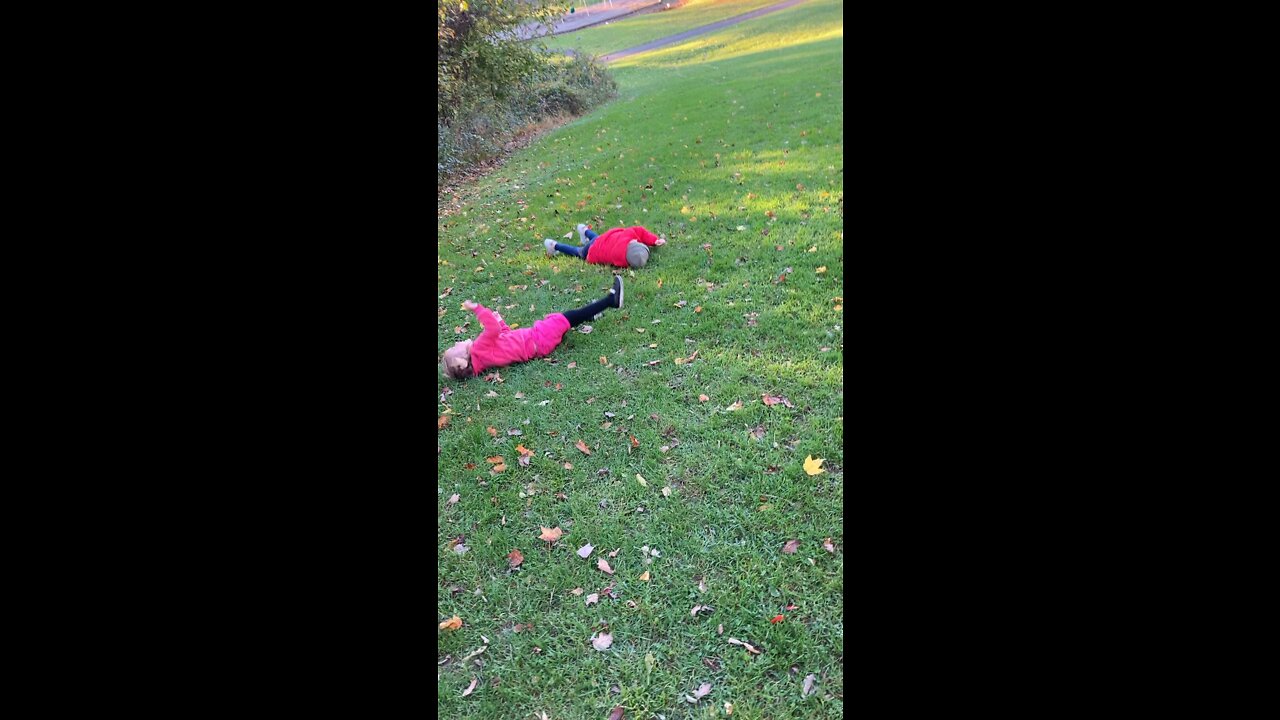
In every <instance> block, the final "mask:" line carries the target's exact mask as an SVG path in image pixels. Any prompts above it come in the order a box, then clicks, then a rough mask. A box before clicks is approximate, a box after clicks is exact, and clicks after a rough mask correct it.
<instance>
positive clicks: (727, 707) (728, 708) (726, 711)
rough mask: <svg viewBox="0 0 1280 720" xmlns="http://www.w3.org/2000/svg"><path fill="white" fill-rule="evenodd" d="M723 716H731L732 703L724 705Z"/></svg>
mask: <svg viewBox="0 0 1280 720" xmlns="http://www.w3.org/2000/svg"><path fill="white" fill-rule="evenodd" d="M724 714H725V715H732V714H733V703H731V702H726V703H725V704H724Z"/></svg>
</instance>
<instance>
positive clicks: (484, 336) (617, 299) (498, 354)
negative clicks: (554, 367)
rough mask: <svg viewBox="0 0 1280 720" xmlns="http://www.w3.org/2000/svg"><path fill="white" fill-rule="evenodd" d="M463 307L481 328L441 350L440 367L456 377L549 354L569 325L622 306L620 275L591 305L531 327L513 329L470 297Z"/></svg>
mask: <svg viewBox="0 0 1280 720" xmlns="http://www.w3.org/2000/svg"><path fill="white" fill-rule="evenodd" d="M462 307H464V308H466V309H467V310H470V311H472V312H474V313H475V314H476V318H477V319H478V320H479V321H480V324H481V325H483V326H484V331H483V332H481V333H480V336H479V337H477V338H476V339H475V340H463V341H462V342H459V343H454V345H453V347H451V348H449V349H448V350H445V351H444V356H443V357H442V358H441V359H440V367H441V368H443V369H444V374H445V375H447V376H449V377H451V378H455V379H459V380H461V379H463V378H468V377H473V376H476V375H479V374H480V373H482V372H484V371H485V370H488V369H489V368H495V367H502V366H504V365H513V364H515V363H518V362H525V361H526V360H533V359H534V358H540V357H545V356H547V355H550V354H551V351H552V350H554V349H556V346H558V345H559V344H560V339H561V338H563V337H564V334H565V333H567V332H569V328H571V327H577V326H578V325H580V324H582V323H584V322H586V321H587V320H590V319H591V318H593V317H595V316H596V315H598V314H600V313H602V312H604V311H605V310H607V309H608V308H618V309H621V308H622V278H621V277H618V276H614V278H613V287H612V288H611V289H610V290H609V292H608V293H606V294H605V296H604V297H602V298H600V299H599V300H596V301H595V302H593V303H591V304H590V305H587V306H585V307H581V308H578V309H577V310H566V311H565V312H563V313H551V314H549V315H547V316H546V317H545V318H543V319H542V320H539V321H537V322H536V323H534V324H533V327H531V328H520V329H519V330H512V329H511V328H509V327H507V324H506V323H505V322H503V321H502V318H501V317H498V316H497V315H495V314H494V313H493V311H492V310H490V309H489V308H487V307H484V306H483V305H480V304H478V303H474V302H471V301H470V300H468V301H466V302H464V303H462Z"/></svg>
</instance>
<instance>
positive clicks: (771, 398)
mask: <svg viewBox="0 0 1280 720" xmlns="http://www.w3.org/2000/svg"><path fill="white" fill-rule="evenodd" d="M760 397H761V398H762V399H763V400H764V404H765V405H769V406H771V407H772V406H774V405H777V404H779V403H781V402H782V398H780V397H777V396H776V395H761V396H760Z"/></svg>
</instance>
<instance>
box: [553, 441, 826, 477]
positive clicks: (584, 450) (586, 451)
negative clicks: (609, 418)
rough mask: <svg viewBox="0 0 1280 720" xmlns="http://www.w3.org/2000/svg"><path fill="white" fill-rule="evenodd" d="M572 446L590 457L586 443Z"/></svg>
mask: <svg viewBox="0 0 1280 720" xmlns="http://www.w3.org/2000/svg"><path fill="white" fill-rule="evenodd" d="M573 446H574V447H576V448H578V449H579V450H581V451H582V454H583V455H590V454H591V448H589V447H587V444H586V443H584V442H582V441H581V440H579V441H578V442H576V443H574V444H573ZM809 474H810V475H812V474H813V473H809Z"/></svg>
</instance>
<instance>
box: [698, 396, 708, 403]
mask: <svg viewBox="0 0 1280 720" xmlns="http://www.w3.org/2000/svg"><path fill="white" fill-rule="evenodd" d="M710 399H711V398H709V397H707V396H706V395H699V396H698V402H706V401H708V400H710Z"/></svg>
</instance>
